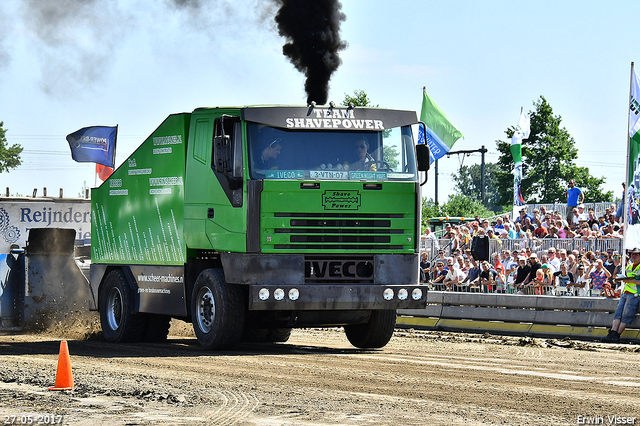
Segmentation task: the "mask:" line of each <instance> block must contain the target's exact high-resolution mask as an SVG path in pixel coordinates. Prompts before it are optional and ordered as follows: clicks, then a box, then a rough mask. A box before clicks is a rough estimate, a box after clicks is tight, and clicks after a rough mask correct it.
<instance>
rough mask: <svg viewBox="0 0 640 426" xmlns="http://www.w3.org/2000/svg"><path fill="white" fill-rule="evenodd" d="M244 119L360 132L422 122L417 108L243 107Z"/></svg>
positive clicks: (279, 125) (297, 127)
mask: <svg viewBox="0 0 640 426" xmlns="http://www.w3.org/2000/svg"><path fill="white" fill-rule="evenodd" d="M242 119H243V120H246V121H251V122H255V123H260V124H264V125H266V126H270V127H277V128H280V129H291V130H342V131H345V130H346V131H360V132H361V131H371V132H380V131H383V130H386V129H391V128H394V127H400V126H408V125H411V124H416V123H417V122H418V118H417V116H416V113H415V111H400V110H388V109H377V108H348V107H344V108H338V107H336V108H331V107H327V108H322V107H247V108H243V109H242Z"/></svg>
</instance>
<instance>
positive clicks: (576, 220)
mask: <svg viewBox="0 0 640 426" xmlns="http://www.w3.org/2000/svg"><path fill="white" fill-rule="evenodd" d="M584 210H585V209H584V206H583V205H582V204H579V205H578V206H576V207H575V208H574V209H573V211H571V215H569V214H567V216H571V217H567V218H563V217H562V215H561V213H560V212H557V211H555V212H548V211H546V209H545V208H544V206H541V207H540V209H534V210H533V214H529V213H527V211H526V210H525V209H522V210H521V211H520V212H519V217H518V218H516V219H515V220H513V221H511V220H510V215H504V216H502V217H498V218H496V219H495V221H493V222H489V220H486V219H485V220H476V221H474V222H472V223H471V226H470V227H468V226H466V225H453V226H452V225H450V224H448V225H446V226H445V234H444V240H440V245H443V246H446V249H447V250H446V252H447V253H451V256H446V255H445V250H444V249H441V248H440V246H439V245H438V240H437V239H436V238H435V236H434V235H433V233H432V232H431V231H430V230H427V232H426V233H425V235H423V237H422V238H423V239H429V240H432V241H433V242H432V244H431V247H434V248H435V250H438V255H437V257H435V258H434V259H429V255H428V253H426V252H424V253H422V255H421V263H420V272H421V280H422V282H424V283H428V284H429V285H430V286H431V287H432V288H433V289H434V290H442V291H472V292H473V291H475V292H485V293H487V292H496V293H517V294H547V295H575V296H600V295H604V292H605V290H614V288H613V287H614V286H613V280H612V277H614V276H616V275H617V274H619V273H620V272H621V271H620V268H621V264H622V262H621V255H620V253H618V252H616V251H614V250H613V249H611V248H609V249H606V250H603V251H602V252H600V251H598V250H596V251H585V249H584V245H582V244H577V245H574V246H580V247H582V249H581V250H578V249H575V250H570V251H569V252H568V251H567V250H566V249H563V248H559V249H558V250H556V248H554V247H549V244H545V246H547V247H548V248H547V249H546V250H542V249H541V247H540V245H537V244H536V243H535V241H536V240H539V239H551V238H557V239H576V240H584V241H588V240H590V239H606V238H615V239H620V238H622V228H623V227H622V226H621V222H620V221H621V219H622V218H621V217H620V210H619V209H616V207H615V205H612V206H611V207H610V208H607V209H606V211H605V212H604V213H603V214H601V215H598V216H596V214H595V212H594V211H593V210H592V209H589V210H588V211H587V212H585V211H584ZM567 219H571V220H567ZM480 235H486V236H487V237H488V238H490V239H498V240H505V239H509V240H519V241H518V244H516V245H511V246H514V247H517V248H515V249H514V250H512V251H510V250H508V249H504V250H499V251H497V252H495V253H492V254H491V256H490V261H476V260H475V259H474V258H473V256H472V255H471V250H470V249H471V241H472V238H473V237H474V236H480ZM549 242H550V243H552V241H549ZM492 246H493V247H494V248H495V247H500V245H499V244H498V245H496V244H494V245H492Z"/></svg>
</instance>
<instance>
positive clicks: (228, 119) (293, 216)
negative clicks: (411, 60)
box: [90, 105, 429, 349]
mask: <svg viewBox="0 0 640 426" xmlns="http://www.w3.org/2000/svg"><path fill="white" fill-rule="evenodd" d="M424 130H425V129H424V124H422V123H420V122H419V121H418V119H417V116H416V113H415V112H413V111H398V110H388V109H378V108H358V107H355V108H354V107H319V106H315V105H312V106H307V107H292V106H291V107H290V106H247V107H228V108H227V107H224V108H223V107H220V108H199V109H196V110H195V111H193V112H191V113H181V114H174V115H170V116H169V117H167V119H166V120H164V122H162V124H160V126H159V127H158V128H157V129H156V130H155V131H154V132H153V133H152V134H151V135H150V136H149V137H148V138H147V139H146V140H145V141H144V142H143V143H142V144H141V145H140V146H139V147H138V148H137V149H136V151H135V152H133V154H131V156H130V157H129V158H128V159H127V160H126V161H125V162H124V163H123V164H122V165H120V167H118V168H117V169H116V170H115V171H114V173H113V174H112V175H111V177H109V178H108V179H107V180H106V181H105V182H104V183H103V184H102V185H101V186H100V187H98V188H95V189H93V190H92V192H91V211H92V215H91V218H92V246H91V258H92V265H91V279H90V286H91V291H92V294H93V303H94V306H93V308H94V309H97V310H99V312H100V320H101V326H102V331H103V336H104V338H105V339H106V340H107V341H110V342H134V341H162V340H165V339H166V338H167V334H168V329H169V322H170V320H171V319H172V318H177V319H180V320H184V321H187V322H191V323H192V324H193V328H194V331H195V335H196V336H197V338H198V341H199V343H200V344H201V345H202V346H204V347H206V348H210V349H215V348H230V347H233V346H234V345H235V344H237V343H238V342H240V341H242V340H247V341H262V342H284V341H286V340H287V339H288V338H289V335H290V333H291V329H292V328H302V327H328V326H331V327H344V330H345V333H346V336H347V338H348V340H349V341H350V342H351V343H352V344H353V345H354V346H355V347H358V348H380V347H383V346H384V345H386V344H387V342H388V341H389V339H390V338H391V336H392V334H393V330H394V327H395V321H396V310H397V309H419V308H424V307H425V306H426V297H427V289H426V287H424V286H422V285H420V283H419V259H418V252H419V240H420V238H419V236H420V235H419V234H420V214H421V195H420V187H421V184H423V183H424V181H426V170H427V169H428V165H429V151H428V147H427V146H426V145H424V144H418V143H417V139H418V136H417V135H418V134H419V133H422V134H424V133H423V132H424ZM421 171H422V172H425V173H423V174H422V175H423V176H424V178H423V179H421V173H420V172H421Z"/></svg>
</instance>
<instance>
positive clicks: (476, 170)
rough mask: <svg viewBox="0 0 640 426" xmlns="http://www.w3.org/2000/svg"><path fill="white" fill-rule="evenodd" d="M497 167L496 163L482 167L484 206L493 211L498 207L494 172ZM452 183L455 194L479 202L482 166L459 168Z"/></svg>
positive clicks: (498, 198)
mask: <svg viewBox="0 0 640 426" xmlns="http://www.w3.org/2000/svg"><path fill="white" fill-rule="evenodd" d="M499 167H500V166H498V165H497V164H496V163H485V165H484V205H485V207H487V208H490V209H492V210H494V211H495V208H497V206H499V205H500V196H499V195H498V185H497V183H496V171H497V170H498V168H499ZM453 181H454V183H455V190H456V192H457V193H459V194H462V195H464V196H466V197H469V198H471V199H477V200H480V197H481V194H482V166H481V165H480V164H472V165H470V166H460V170H459V171H458V174H457V175H453ZM498 209H499V208H498Z"/></svg>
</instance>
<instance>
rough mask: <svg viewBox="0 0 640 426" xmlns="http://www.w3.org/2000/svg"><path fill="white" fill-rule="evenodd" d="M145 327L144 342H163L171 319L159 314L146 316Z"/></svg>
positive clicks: (167, 333)
mask: <svg viewBox="0 0 640 426" xmlns="http://www.w3.org/2000/svg"><path fill="white" fill-rule="evenodd" d="M146 315H147V327H146V328H145V330H144V341H145V342H164V341H165V340H167V336H168V335H169V327H170V326H171V317H169V316H167V315H159V314H146Z"/></svg>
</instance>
